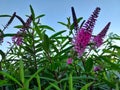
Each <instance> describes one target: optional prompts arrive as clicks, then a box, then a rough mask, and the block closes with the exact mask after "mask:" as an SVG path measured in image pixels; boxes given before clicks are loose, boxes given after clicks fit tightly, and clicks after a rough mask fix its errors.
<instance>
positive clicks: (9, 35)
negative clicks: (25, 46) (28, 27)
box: [3, 33, 16, 37]
mask: <svg viewBox="0 0 120 90" xmlns="http://www.w3.org/2000/svg"><path fill="white" fill-rule="evenodd" d="M14 35H16V34H14V33H13V34H4V35H3V36H4V37H12V36H14Z"/></svg>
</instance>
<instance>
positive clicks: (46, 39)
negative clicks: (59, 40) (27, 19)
mask: <svg viewBox="0 0 120 90" xmlns="http://www.w3.org/2000/svg"><path fill="white" fill-rule="evenodd" d="M42 44H43V49H44V50H45V51H46V52H48V51H49V44H50V40H49V37H48V35H47V34H44V35H43V43H42Z"/></svg>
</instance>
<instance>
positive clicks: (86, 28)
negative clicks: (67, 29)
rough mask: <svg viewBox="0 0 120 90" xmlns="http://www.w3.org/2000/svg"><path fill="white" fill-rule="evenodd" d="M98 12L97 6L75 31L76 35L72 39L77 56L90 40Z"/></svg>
mask: <svg viewBox="0 0 120 90" xmlns="http://www.w3.org/2000/svg"><path fill="white" fill-rule="evenodd" d="M99 12H100V8H98V7H97V8H96V10H95V11H94V12H93V14H92V15H91V17H90V18H89V19H88V20H87V22H86V23H85V24H84V25H83V27H82V28H80V29H79V30H78V31H77V33H76V36H75V37H74V39H73V45H74V50H75V51H76V52H77V53H78V56H79V57H81V56H82V55H83V53H84V51H85V49H86V46H87V45H88V43H89V42H90V39H91V36H92V31H93V28H94V25H95V21H96V19H97V17H98V14H99Z"/></svg>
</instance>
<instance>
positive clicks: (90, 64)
mask: <svg viewBox="0 0 120 90" xmlns="http://www.w3.org/2000/svg"><path fill="white" fill-rule="evenodd" d="M92 67H93V59H92V58H89V59H87V61H86V62H85V71H86V72H90V71H91V70H92Z"/></svg>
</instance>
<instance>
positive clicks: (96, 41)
mask: <svg viewBox="0 0 120 90" xmlns="http://www.w3.org/2000/svg"><path fill="white" fill-rule="evenodd" d="M110 24H111V22H109V23H108V24H107V25H106V26H105V27H104V29H103V30H102V31H101V32H100V33H99V34H98V35H97V36H95V37H94V38H93V43H94V44H95V47H97V48H98V47H100V46H101V45H102V44H103V38H104V37H105V35H106V33H107V31H108V29H109V27H110Z"/></svg>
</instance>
